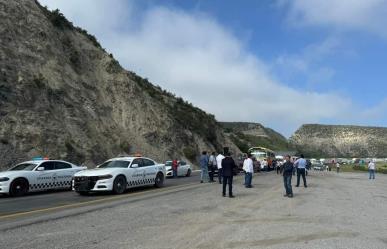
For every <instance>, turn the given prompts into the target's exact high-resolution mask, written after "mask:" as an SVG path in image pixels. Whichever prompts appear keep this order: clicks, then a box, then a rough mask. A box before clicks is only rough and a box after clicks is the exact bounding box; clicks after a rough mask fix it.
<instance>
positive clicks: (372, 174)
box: [368, 161, 376, 180]
mask: <svg viewBox="0 0 387 249" xmlns="http://www.w3.org/2000/svg"><path fill="white" fill-rule="evenodd" d="M375 170H376V165H375V163H374V162H373V161H370V163H369V164H368V171H369V173H370V177H369V179H370V180H371V179H372V180H375Z"/></svg>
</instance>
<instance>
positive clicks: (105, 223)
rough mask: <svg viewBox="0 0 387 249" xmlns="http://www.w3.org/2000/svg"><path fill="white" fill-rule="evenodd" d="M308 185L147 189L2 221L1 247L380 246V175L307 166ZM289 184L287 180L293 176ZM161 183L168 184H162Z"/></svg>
mask: <svg viewBox="0 0 387 249" xmlns="http://www.w3.org/2000/svg"><path fill="white" fill-rule="evenodd" d="M307 179H308V188H303V187H300V188H294V198H287V197H283V191H284V189H283V184H282V177H281V176H277V175H276V174H275V173H274V172H271V173H267V174H266V173H264V174H256V175H254V178H253V185H254V188H252V189H246V188H244V187H243V185H242V181H243V178H242V177H236V178H235V185H234V194H235V196H236V198H234V199H230V198H224V197H222V196H221V187H220V185H219V184H217V183H214V184H199V183H192V184H186V185H190V186H184V185H180V186H174V187H171V188H164V189H158V190H147V191H144V192H137V193H133V194H132V195H130V198H124V199H125V200H121V203H117V202H116V201H114V202H115V203H112V202H113V201H109V203H112V204H109V205H110V206H106V205H107V204H103V206H101V207H98V205H100V204H98V205H93V206H95V209H94V210H90V209H88V210H83V209H80V208H75V209H74V210H73V211H74V212H73V214H72V215H66V216H62V217H51V218H49V219H46V220H44V222H31V223H30V224H24V225H18V226H13V227H8V228H2V225H1V224H0V234H1V235H0V245H1V248H13V249H18V248H20V249H22V248H31V249H33V248H39V249H45V248H47V249H53V248H61V249H62V248H82V249H87V248H90V249H96V248H101V249H105V248H111V249H114V248H139V249H140V248H144V249H145V248H146V249H152V248H155V249H156V248H157V249H160V248H165V249H167V248H179V249H185V248H187V249H188V248H203V249H205V248H213V249H217V248H219V249H220V248H236V249H246V248H259V249H303V248H305V249H310V248H313V249H320V248H321V249H366V248H370V249H385V248H387V235H386V234H387V216H386V215H385V207H386V206H387V195H386V189H387V176H385V175H379V174H378V175H376V180H368V177H367V174H366V173H342V174H336V173H333V172H328V173H327V172H312V173H311V174H310V175H309V177H308V178H307ZM293 186H294V181H293ZM168 189H169V190H168Z"/></svg>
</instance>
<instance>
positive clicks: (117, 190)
mask: <svg viewBox="0 0 387 249" xmlns="http://www.w3.org/2000/svg"><path fill="white" fill-rule="evenodd" d="M125 190H126V179H125V177H124V176H117V177H116V179H114V182H113V193H114V194H118V195H119V194H122V193H124V192H125Z"/></svg>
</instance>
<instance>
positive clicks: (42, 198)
mask: <svg viewBox="0 0 387 249" xmlns="http://www.w3.org/2000/svg"><path fill="white" fill-rule="evenodd" d="M196 182H199V172H193V173H192V175H191V177H179V178H177V179H172V178H167V179H166V180H165V186H164V187H163V188H173V187H177V186H181V185H186V184H190V183H196ZM154 189H155V188H154V187H153V186H150V187H141V188H134V189H129V190H128V191H127V193H126V194H124V195H125V198H130V196H131V194H132V193H136V194H139V193H142V192H143V193H147V192H149V191H152V190H154ZM112 196H115V195H112V194H110V193H93V194H90V195H89V196H80V195H79V194H77V193H75V192H73V191H54V192H40V193H31V194H28V195H26V196H23V197H17V198H13V197H8V196H0V219H1V218H2V217H7V216H10V215H11V216H12V215H14V214H15V215H17V214H23V213H29V212H34V211H36V210H44V209H47V210H50V209H51V210H54V209H55V208H57V207H62V206H63V207H64V208H65V207H66V206H71V205H73V204H85V205H93V204H95V203H97V202H99V201H103V200H107V201H109V199H111V198H112ZM0 221H1V220H0Z"/></svg>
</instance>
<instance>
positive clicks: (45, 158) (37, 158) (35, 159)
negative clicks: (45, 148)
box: [32, 156, 48, 161]
mask: <svg viewBox="0 0 387 249" xmlns="http://www.w3.org/2000/svg"><path fill="white" fill-rule="evenodd" d="M42 160H48V157H41V156H37V157H34V158H32V161H42Z"/></svg>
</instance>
